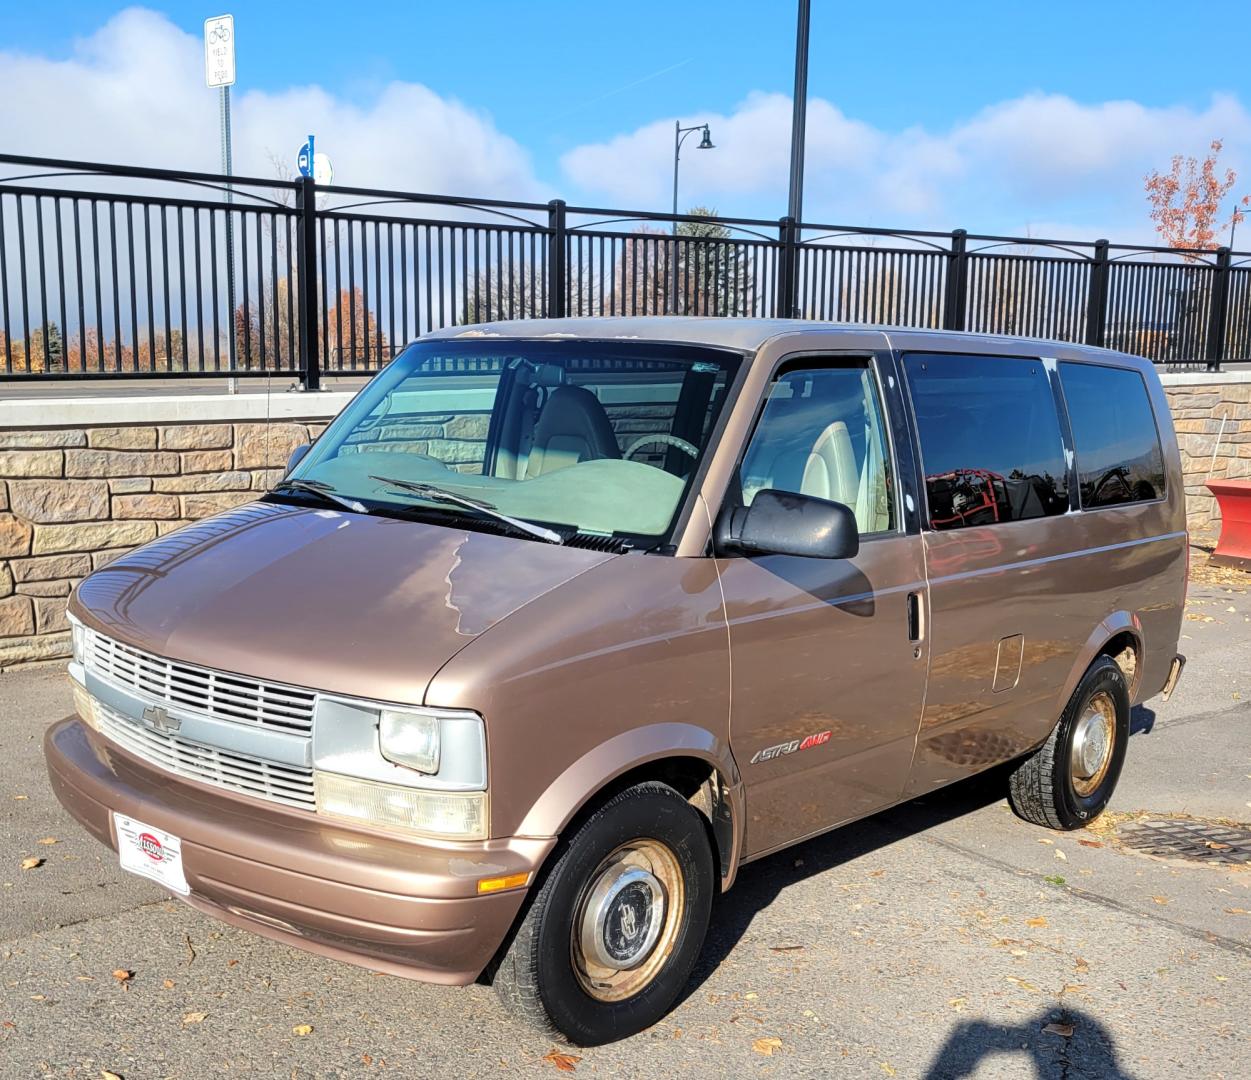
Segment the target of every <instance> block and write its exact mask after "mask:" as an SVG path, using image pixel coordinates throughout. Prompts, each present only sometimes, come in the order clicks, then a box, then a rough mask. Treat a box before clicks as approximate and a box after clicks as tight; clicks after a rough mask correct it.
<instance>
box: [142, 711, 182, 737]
mask: <svg viewBox="0 0 1251 1080" xmlns="http://www.w3.org/2000/svg"><path fill="white" fill-rule="evenodd" d="M143 719H144V720H145V721H146V722H147V723H148V724H149V725H150V726H151V727H152V728H154V729H155V730H157V731H160V732H164V733H165V734H166V735H169V734H171V733H172V732H175V731H177V730H178V729H179V728H181V727H182V721H181V720H179V719H178V717H176V716H170V715H169V713H168V712H167V711H166V709H165V708H164V707H163V706H161V705H149V706H148V707H147V708H146V709H144V710H143Z"/></svg>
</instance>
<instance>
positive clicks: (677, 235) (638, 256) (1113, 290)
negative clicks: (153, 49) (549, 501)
mask: <svg viewBox="0 0 1251 1080" xmlns="http://www.w3.org/2000/svg"><path fill="white" fill-rule="evenodd" d="M0 173H3V175H0V380H22V379H61V378H125V377H154V376H155V377H165V376H168V377H194V376H222V375H236V376H247V375H263V374H277V375H289V376H292V377H295V378H298V379H299V380H300V381H301V382H303V383H304V384H305V385H306V386H308V387H316V386H317V385H318V384H319V381H320V379H321V377H322V376H323V375H341V374H352V373H368V372H370V371H374V370H377V369H378V368H379V367H381V366H382V365H383V364H385V363H386V362H387V361H388V360H389V359H390V358H391V357H392V356H394V355H395V353H396V352H397V351H398V350H399V349H400V348H402V347H403V346H404V345H405V344H406V343H407V342H408V341H410V340H411V339H413V338H414V337H416V336H418V335H420V334H422V333H425V332H427V331H429V330H432V329H435V328H438V327H444V326H450V325H458V324H465V323H474V322H483V321H490V320H497V319H514V318H547V317H559V316H564V315H590V316H598V315H654V314H668V313H678V314H699V315H723V316H740V317H741V316H771V317H772V316H776V317H808V318H817V319H828V320H835V321H840V322H851V323H886V324H894V325H902V326H916V327H933V328H939V327H941V328H947V329H954V330H975V331H984V332H991V333H1003V334H1020V335H1029V336H1035V337H1042V338H1050V339H1054V340H1059V341H1075V342H1087V343H1090V344H1095V345H1107V346H1110V347H1113V348H1118V349H1123V350H1126V351H1129V352H1134V353H1139V354H1141V355H1143V356H1146V357H1149V358H1150V359H1151V360H1153V361H1155V362H1157V363H1162V364H1170V365H1189V364H1199V365H1205V366H1208V367H1217V366H1219V365H1220V363H1221V362H1222V361H1228V360H1245V359H1251V253H1249V252H1242V253H1232V252H1230V251H1228V250H1227V249H1224V248H1222V249H1219V250H1217V251H1178V250H1174V249H1171V248H1164V247H1142V246H1132V245H1121V244H1112V243H1109V242H1108V241H1106V240H1098V241H1095V242H1093V243H1091V242H1084V241H1060V240H1042V239H1035V238H1022V237H1002V236H983V235H977V234H972V233H967V232H965V231H964V230H961V229H957V230H956V231H954V232H950V233H944V232H927V231H895V230H888V229H858V228H846V227H840V226H831V225H820V224H810V223H803V224H799V223H796V222H794V221H791V220H789V219H786V218H784V219H782V220H780V221H770V220H760V219H751V218H728V217H717V218H705V217H692V216H689V215H678V216H676V217H674V216H672V215H669V214H654V213H646V212H628V211H621V210H611V209H601V208H596V207H575V206H567V205H566V204H565V203H564V202H562V201H560V200H554V201H552V202H550V203H547V204H536V203H526V202H516V201H509V200H498V199H462V198H456V197H452V196H437V195H418V194H412V193H409V192H400V191H376V190H369V189H361V188H339V187H336V188H333V189H324V188H322V189H319V188H317V187H316V186H315V185H314V184H313V183H312V181H310V180H303V179H301V180H266V179H259V178H255V177H226V176H219V175H215V174H208V173H186V172H174V171H168V170H159V169H140V168H129V167H123V166H111V165H97V164H91V163H85V162H77V161H60V160H52V159H45V158H30V157H19V156H13V155H0Z"/></svg>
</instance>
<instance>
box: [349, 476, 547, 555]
mask: <svg viewBox="0 0 1251 1080" xmlns="http://www.w3.org/2000/svg"><path fill="white" fill-rule="evenodd" d="M369 479H370V480H377V481H378V482H379V483H382V484H388V485H390V486H391V487H394V488H399V490H400V491H406V492H408V493H409V494H410V495H416V496H418V497H419V498H422V499H429V500H430V501H431V502H438V503H451V504H453V505H455V506H463V507H464V508H465V509H466V510H472V511H474V512H475V513H478V514H482V515H485V516H486V517H491V518H495V520H496V521H502V522H504V523H505V524H506V525H511V526H512V527H513V528H514V529H516V530H517V531H518V532H523V533H525V534H526V535H527V536H533V537H536V538H537V539H539V540H546V541H547V542H548V543H549V544H563V543H564V542H565V541H564V538H563V537H562V536H561V535H560V533H558V532H553V531H552V530H551V529H545V528H544V527H543V526H542V525H535V524H533V523H532V522H529V521H523V520H522V519H521V518H515V517H512V516H510V515H508V514H505V513H504V512H503V511H502V510H497V509H496V508H495V507H494V506H493V505H492V504H491V503H489V502H483V501H482V500H481V499H471V498H470V497H469V496H468V495H458V494H456V492H454V491H448V490H447V489H446V488H441V487H437V486H436V485H434V484H422V483H418V482H417V481H415V480H397V479H395V478H394V477H392V476H374V475H372V474H371V475H370V477H369Z"/></svg>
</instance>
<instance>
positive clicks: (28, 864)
mask: <svg viewBox="0 0 1251 1080" xmlns="http://www.w3.org/2000/svg"><path fill="white" fill-rule="evenodd" d="M40 866H43V859H41V858H39V857H38V856H36V855H31V856H30V857H29V858H26V859H23V860H22V869H23V870H34V869H35V868H36V867H40Z"/></svg>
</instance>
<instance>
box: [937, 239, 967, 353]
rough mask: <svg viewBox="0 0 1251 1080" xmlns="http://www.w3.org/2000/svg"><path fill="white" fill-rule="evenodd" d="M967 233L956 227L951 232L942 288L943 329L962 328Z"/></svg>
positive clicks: (965, 304) (965, 286)
mask: <svg viewBox="0 0 1251 1080" xmlns="http://www.w3.org/2000/svg"><path fill="white" fill-rule="evenodd" d="M968 239H969V234H968V232H967V230H965V229H956V230H955V231H954V232H952V234H951V258H949V259H948V260H947V283H946V288H945V289H944V303H943V329H944V330H963V329H964V312H965V309H966V308H967V307H968V303H969V273H968V259H969V257H968V255H967V253H966V251H967V248H968Z"/></svg>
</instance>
